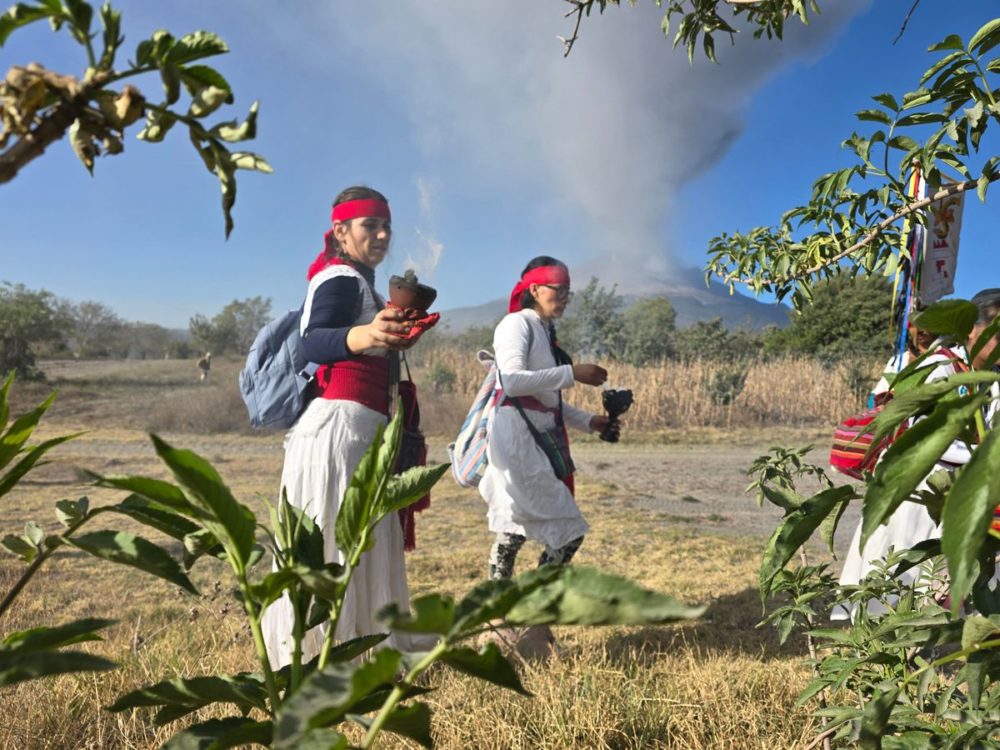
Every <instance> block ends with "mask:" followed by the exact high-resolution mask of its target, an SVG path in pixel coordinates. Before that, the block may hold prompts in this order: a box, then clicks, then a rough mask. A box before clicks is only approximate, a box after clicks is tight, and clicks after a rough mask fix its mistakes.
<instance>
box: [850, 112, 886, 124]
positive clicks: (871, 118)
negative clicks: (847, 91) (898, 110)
mask: <svg viewBox="0 0 1000 750" xmlns="http://www.w3.org/2000/svg"><path fill="white" fill-rule="evenodd" d="M854 116H855V117H857V118H858V119H859V120H862V121H864V122H880V123H882V124H883V125H891V124H892V118H891V117H890V116H889V115H888V114H887V113H885V112H883V111H882V110H881V109H863V110H861V111H860V112H857V113H855V115H854Z"/></svg>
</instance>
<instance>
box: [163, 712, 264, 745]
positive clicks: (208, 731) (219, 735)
mask: <svg viewBox="0 0 1000 750" xmlns="http://www.w3.org/2000/svg"><path fill="white" fill-rule="evenodd" d="M271 736H272V727H271V722H270V721H254V720H253V719H249V718H247V717H245V716H230V717H228V718H225V719H209V720H208V721H203V722H201V723H199V724H192V725H191V726H189V727H187V728H186V729H184V730H183V731H181V732H178V733H177V734H175V735H174V736H173V737H171V738H170V739H169V740H167V741H166V742H165V743H164V744H163V745H161V746H160V750H228V748H233V747H239V746H241V745H250V744H255V745H264V746H265V747H269V746H270V743H271Z"/></svg>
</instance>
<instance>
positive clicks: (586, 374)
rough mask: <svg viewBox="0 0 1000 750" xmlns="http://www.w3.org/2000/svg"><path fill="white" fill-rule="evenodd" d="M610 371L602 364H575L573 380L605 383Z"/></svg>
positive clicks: (594, 383)
mask: <svg viewBox="0 0 1000 750" xmlns="http://www.w3.org/2000/svg"><path fill="white" fill-rule="evenodd" d="M607 379H608V371H607V370H605V369H604V368H603V367H601V366H600V365H573V380H575V381H577V382H578V383H583V384H585V385H604V383H605V382H607Z"/></svg>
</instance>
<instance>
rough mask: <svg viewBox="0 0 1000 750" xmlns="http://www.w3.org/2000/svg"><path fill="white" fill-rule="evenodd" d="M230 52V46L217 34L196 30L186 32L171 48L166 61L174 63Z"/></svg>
mask: <svg viewBox="0 0 1000 750" xmlns="http://www.w3.org/2000/svg"><path fill="white" fill-rule="evenodd" d="M226 52H229V47H227V46H226V43H225V42H224V41H222V39H221V38H220V37H219V36H218V35H217V34H212V33H211V32H208V31H196V32H194V33H193V34H185V35H184V36H182V37H181V38H180V39H178V40H177V42H176V43H175V44H174V45H173V46H172V47H171V48H170V52H169V53H167V57H166V62H169V63H173V64H174V65H184V64H185V63H189V62H193V61H195V60H200V59H202V58H204V57H211V56H213V55H222V54H225V53H226Z"/></svg>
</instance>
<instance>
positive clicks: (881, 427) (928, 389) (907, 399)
mask: <svg viewBox="0 0 1000 750" xmlns="http://www.w3.org/2000/svg"><path fill="white" fill-rule="evenodd" d="M942 364H946V363H943V362H934V363H932V367H937V366H939V365H942ZM998 381H1000V375H998V374H997V373H992V372H963V373H957V374H955V375H950V376H948V377H947V378H945V379H944V380H935V381H933V382H931V383H923V384H921V385H918V386H916V387H915V388H911V389H909V390H903V391H902V392H901V393H900V394H899V395H897V396H895V397H893V398H892V400H890V401H889V402H888V403H887V404H886V405H885V406H884V407H883V409H882V411H881V412H879V415H878V416H877V417H875V419H874V420H872V422H871V424H869V426H868V427H869V430H870V431H871V433H872V445H873V446H877V445H878V444H879V443H880V442H881V441H882V439H883V438H885V437H888V436H889V435H891V434H893V433H895V432H896V431H897V430H898V429H899V427H900V426H901V425H902V424H903V422H905V421H906V420H908V419H910V418H911V417H915V416H918V415H920V414H924V413H926V412H928V411H930V410H932V409H933V408H934V406H935V405H936V404H937V403H938V401H940V400H941V397H942V396H945V395H947V394H949V393H952V392H954V391H956V390H957V389H958V388H960V387H961V386H972V385H981V384H987V383H995V382H998Z"/></svg>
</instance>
